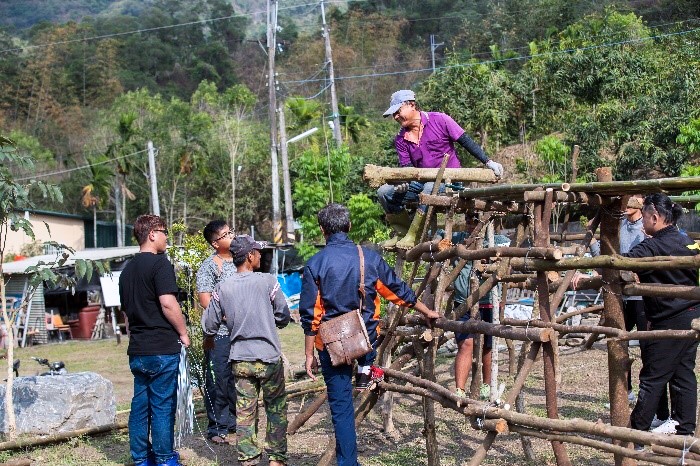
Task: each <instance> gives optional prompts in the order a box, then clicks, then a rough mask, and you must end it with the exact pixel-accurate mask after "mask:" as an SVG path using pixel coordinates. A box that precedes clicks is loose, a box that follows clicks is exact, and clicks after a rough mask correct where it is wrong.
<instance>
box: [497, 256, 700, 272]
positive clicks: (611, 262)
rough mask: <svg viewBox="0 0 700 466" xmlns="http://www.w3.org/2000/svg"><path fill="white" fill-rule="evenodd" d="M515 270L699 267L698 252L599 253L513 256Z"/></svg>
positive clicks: (638, 269)
mask: <svg viewBox="0 0 700 466" xmlns="http://www.w3.org/2000/svg"><path fill="white" fill-rule="evenodd" d="M511 264H512V265H513V268H514V269H515V270H522V271H525V272H535V271H541V270H574V269H603V268H609V269H615V270H630V271H632V272H636V271H647V270H674V269H681V268H682V269H697V268H700V254H699V255H697V256H682V257H673V256H655V257H644V258H631V257H623V256H618V255H610V256H607V255H601V256H597V257H573V258H566V259H561V260H544V259H530V258H529V257H528V258H527V259H525V258H521V257H515V258H513V261H512V262H511Z"/></svg>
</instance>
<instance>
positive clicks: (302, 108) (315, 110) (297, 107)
mask: <svg viewBox="0 0 700 466" xmlns="http://www.w3.org/2000/svg"><path fill="white" fill-rule="evenodd" d="M286 104H287V108H288V109H289V111H291V112H292V115H294V123H293V124H292V125H290V127H289V129H291V130H302V129H307V128H308V126H309V124H310V123H311V122H312V121H314V120H318V119H319V118H320V117H321V104H319V103H318V102H316V101H314V100H306V99H305V98H303V97H290V98H289V99H287V102H286Z"/></svg>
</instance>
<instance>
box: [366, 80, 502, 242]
mask: <svg viewBox="0 0 700 466" xmlns="http://www.w3.org/2000/svg"><path fill="white" fill-rule="evenodd" d="M389 115H391V116H392V117H393V118H394V120H396V122H397V123H399V124H400V125H401V130H400V131H399V134H397V135H396V138H395V139H394V146H395V147H396V152H397V154H398V156H399V164H400V165H401V166H402V167H416V168H437V167H439V166H440V164H441V163H442V158H443V156H444V154H449V156H450V158H449V159H448V161H447V168H460V167H461V164H460V163H459V159H458V158H457V151H456V150H455V142H458V143H459V144H460V145H461V146H462V147H464V148H465V149H466V150H467V152H469V153H470V154H471V155H473V156H474V157H475V158H476V159H477V160H479V161H480V162H481V163H483V164H485V165H486V166H487V167H488V168H490V169H491V170H493V172H494V173H495V175H496V177H498V178H500V177H501V176H502V175H503V166H502V165H501V164H500V163H498V162H495V161H493V160H490V159H489V158H488V156H487V155H486V153H484V150H483V149H482V148H481V147H480V146H479V145H478V144H477V143H476V142H474V140H473V139H472V138H470V137H469V136H468V135H467V133H465V132H464V130H463V129H462V128H461V127H460V126H459V125H458V124H457V123H456V122H455V121H454V120H453V119H452V117H450V116H449V115H446V114H444V113H439V112H424V111H422V110H421V109H420V107H419V106H418V104H417V103H416V94H415V93H414V92H413V91H411V90H401V91H396V92H394V93H393V94H392V95H391V103H390V104H389V108H388V109H387V111H386V112H384V116H385V117H388V116H389ZM432 190H433V183H419V182H417V181H412V182H410V183H402V184H400V185H397V186H395V185H389V184H385V185H382V186H380V188H379V190H378V191H377V197H378V199H379V203H380V204H381V205H382V207H383V208H384V211H385V212H386V213H387V220H388V221H389V223H390V224H391V225H392V226H393V227H394V229H396V230H397V231H398V232H400V233H403V232H406V236H404V238H403V239H402V240H401V241H398V236H397V237H395V238H392V239H391V240H389V241H386V242H385V243H384V244H383V246H384V247H394V246H395V247H397V248H400V249H410V248H412V247H413V246H414V245H415V242H416V236H417V234H418V232H419V231H420V230H421V229H422V227H423V220H424V217H425V215H424V214H425V210H426V208H425V206H424V205H421V206H419V207H418V210H417V211H416V215H415V216H414V218H413V221H412V222H410V226H409V218H408V213H407V212H406V210H405V209H404V204H405V203H406V202H411V201H416V200H417V199H418V194H420V193H421V192H424V193H430V192H431V191H432Z"/></svg>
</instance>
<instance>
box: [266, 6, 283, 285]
mask: <svg viewBox="0 0 700 466" xmlns="http://www.w3.org/2000/svg"><path fill="white" fill-rule="evenodd" d="M276 48H277V0H267V59H268V77H267V78H268V79H267V86H268V91H269V93H270V94H269V95H270V99H269V100H270V102H269V112H270V162H271V163H270V168H271V170H272V228H273V233H272V234H273V240H272V242H273V243H276V244H279V243H281V242H282V218H281V215H280V174H279V168H278V163H277V118H275V111H276V110H277V92H276V84H277V83H276V82H275V81H276V80H275V49H276ZM273 262H275V261H273ZM276 265H277V264H276V263H273V264H272V266H273V268H274V270H272V271H271V272H272V273H277V267H276Z"/></svg>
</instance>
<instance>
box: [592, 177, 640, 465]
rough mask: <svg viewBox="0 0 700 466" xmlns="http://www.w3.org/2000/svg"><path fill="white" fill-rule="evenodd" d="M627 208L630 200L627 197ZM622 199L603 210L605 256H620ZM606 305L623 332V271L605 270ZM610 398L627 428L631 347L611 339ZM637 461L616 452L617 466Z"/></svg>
mask: <svg viewBox="0 0 700 466" xmlns="http://www.w3.org/2000/svg"><path fill="white" fill-rule="evenodd" d="M596 176H597V178H598V181H599V182H611V181H612V169H611V168H610V167H601V168H598V169H597V170H596ZM623 199H624V204H625V205H627V200H628V198H627V197H624V198H623ZM622 204H623V203H622V199H620V198H615V199H614V200H613V202H612V203H611V204H610V207H609V208H608V209H601V217H600V248H601V249H600V252H601V253H602V254H608V255H612V254H618V253H619V252H620V226H619V223H618V219H617V218H615V217H613V214H612V213H613V212H620V211H622ZM602 277H603V282H604V283H605V285H604V287H603V290H604V293H603V303H604V305H605V309H604V311H603V316H604V317H605V324H606V325H608V326H610V327H612V328H615V329H620V330H623V329H624V328H625V318H624V316H623V311H622V286H621V284H620V282H621V278H620V272H619V271H618V270H612V269H603V273H602ZM607 348H608V373H609V377H608V395H609V397H610V420H611V424H612V425H614V426H626V425H627V424H628V423H629V418H630V411H629V401H628V399H627V372H628V371H629V368H630V360H629V352H628V349H627V344H625V343H624V342H622V341H619V340H618V341H616V340H614V339H608V341H607ZM614 442H615V444H616V445H618V446H621V447H624V448H629V447H630V446H632V447H634V445H629V444H626V443H620V442H618V441H614ZM635 464H636V462H635V461H634V460H632V459H629V458H627V457H625V456H623V455H621V454H620V453H615V465H616V466H633V465H635Z"/></svg>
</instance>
